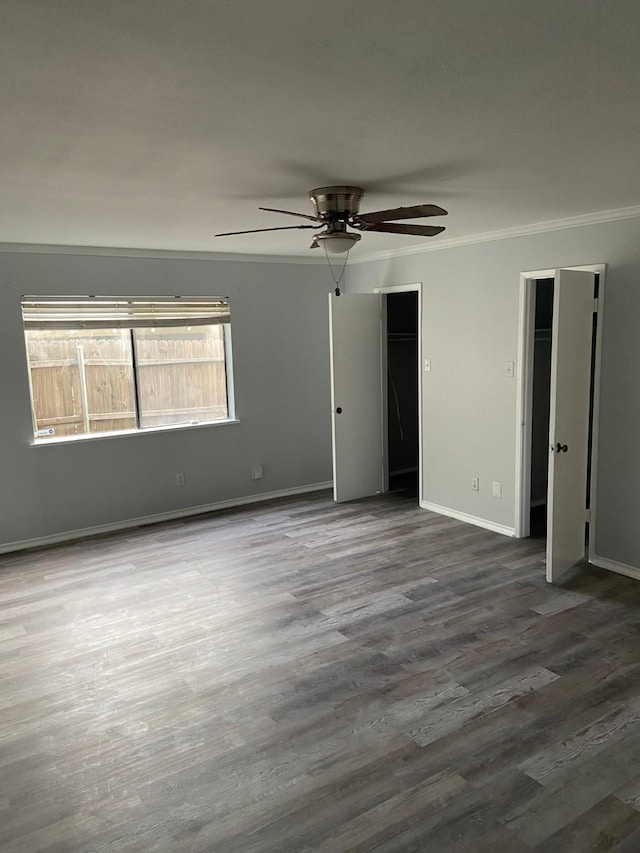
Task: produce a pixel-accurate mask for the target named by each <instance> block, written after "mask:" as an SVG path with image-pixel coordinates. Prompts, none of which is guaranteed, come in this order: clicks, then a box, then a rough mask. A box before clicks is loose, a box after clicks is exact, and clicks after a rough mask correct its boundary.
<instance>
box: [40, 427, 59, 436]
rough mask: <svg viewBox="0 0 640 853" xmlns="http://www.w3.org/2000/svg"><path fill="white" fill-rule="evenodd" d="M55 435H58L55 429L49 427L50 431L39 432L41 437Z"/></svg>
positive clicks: (41, 430) (42, 430)
mask: <svg viewBox="0 0 640 853" xmlns="http://www.w3.org/2000/svg"><path fill="white" fill-rule="evenodd" d="M55 434H56V431H55V429H52V428H51V427H49V429H39V430H38V435H39V436H40V435H55Z"/></svg>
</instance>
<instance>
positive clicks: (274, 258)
mask: <svg viewBox="0 0 640 853" xmlns="http://www.w3.org/2000/svg"><path fill="white" fill-rule="evenodd" d="M638 216H640V205H634V206H632V207H619V208H614V209H613V210H601V211H598V212H595V213H584V214H580V215H578V216H568V217H565V218H563V219H550V220H547V221H544V222H534V223H531V224H529V225H514V226H513V227H511V228H502V229H498V230H497V231H484V232H480V233H477V234H467V235H465V236H461V237H451V238H449V239H446V240H442V239H438V240H437V241H435V242H433V243H429V244H427V245H425V244H416V245H415V246H408V247H406V248H405V247H403V248H401V249H387V250H382V251H378V252H375V251H374V252H368V253H367V254H366V255H361V256H360V255H351V256H350V257H349V265H350V266H351V265H353V264H365V263H368V262H369V261H379V260H386V259H387V258H396V257H403V256H405V255H420V254H423V253H424V252H437V251H440V250H441V249H454V248H456V247H457V246H470V245H473V244H474V243H491V242H493V241H494V240H508V239H511V238H513V237H526V236H528V235H530V234H544V233H546V232H549V231H562V230H565V229H567V228H580V227H582V226H585V225H599V224H601V223H604V222H615V221H618V220H620V219H635V218H636V217H638ZM363 248H364V247H362V246H360V247H358V249H356V250H355V251H356V252H357V251H359V250H362V249H363ZM1 252H16V253H27V254H48V255H99V256H102V255H104V256H107V257H112V256H115V257H120V258H169V259H171V258H173V259H177V260H196V261H197V260H202V261H242V262H246V263H260V264H321V265H322V264H326V259H325V258H324V257H323V256H320V257H317V256H316V255H313V256H307V255H264V254H262V255H258V254H249V253H242V252H202V251H190V250H177V249H176V250H171V249H140V248H126V247H112V246H71V245H70V246H65V245H57V244H52V243H0V253H1Z"/></svg>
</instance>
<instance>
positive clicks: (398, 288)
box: [373, 281, 424, 504]
mask: <svg viewBox="0 0 640 853" xmlns="http://www.w3.org/2000/svg"><path fill="white" fill-rule="evenodd" d="M373 292H374V293H379V294H380V295H381V296H386V295H388V294H390V293H391V294H393V293H409V292H416V293H417V294H418V504H420V502H421V501H422V499H423V494H424V489H423V471H422V441H423V436H422V282H421V281H417V282H414V283H412V284H389V285H384V286H382V287H375V288H374V290H373ZM381 317H382V323H381V336H382V347H381V353H382V361H381V364H380V377H381V380H382V412H381V413H380V417H381V418H382V454H383V457H382V471H383V489H384V491H385V492H388V491H389V451H388V447H387V439H388V424H389V420H388V419H389V406H388V380H387V300H386V299H383V300H382V311H381Z"/></svg>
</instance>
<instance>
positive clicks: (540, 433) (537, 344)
mask: <svg viewBox="0 0 640 853" xmlns="http://www.w3.org/2000/svg"><path fill="white" fill-rule="evenodd" d="M534 299H535V312H534V340H533V376H532V380H533V392H532V405H531V477H530V487H529V498H530V507H529V525H530V532H529V535H530V536H532V537H534V538H536V539H544V538H546V535H547V489H548V483H549V406H550V402H551V326H552V323H553V278H543V279H537V280H536V281H535V282H534Z"/></svg>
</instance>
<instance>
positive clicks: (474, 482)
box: [471, 477, 480, 492]
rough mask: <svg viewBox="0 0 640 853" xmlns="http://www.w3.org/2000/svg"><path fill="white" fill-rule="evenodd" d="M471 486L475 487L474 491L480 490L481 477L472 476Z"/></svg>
mask: <svg viewBox="0 0 640 853" xmlns="http://www.w3.org/2000/svg"><path fill="white" fill-rule="evenodd" d="M471 488H472V489H473V491H474V492H479V491H480V478H479V477H472V478H471Z"/></svg>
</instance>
